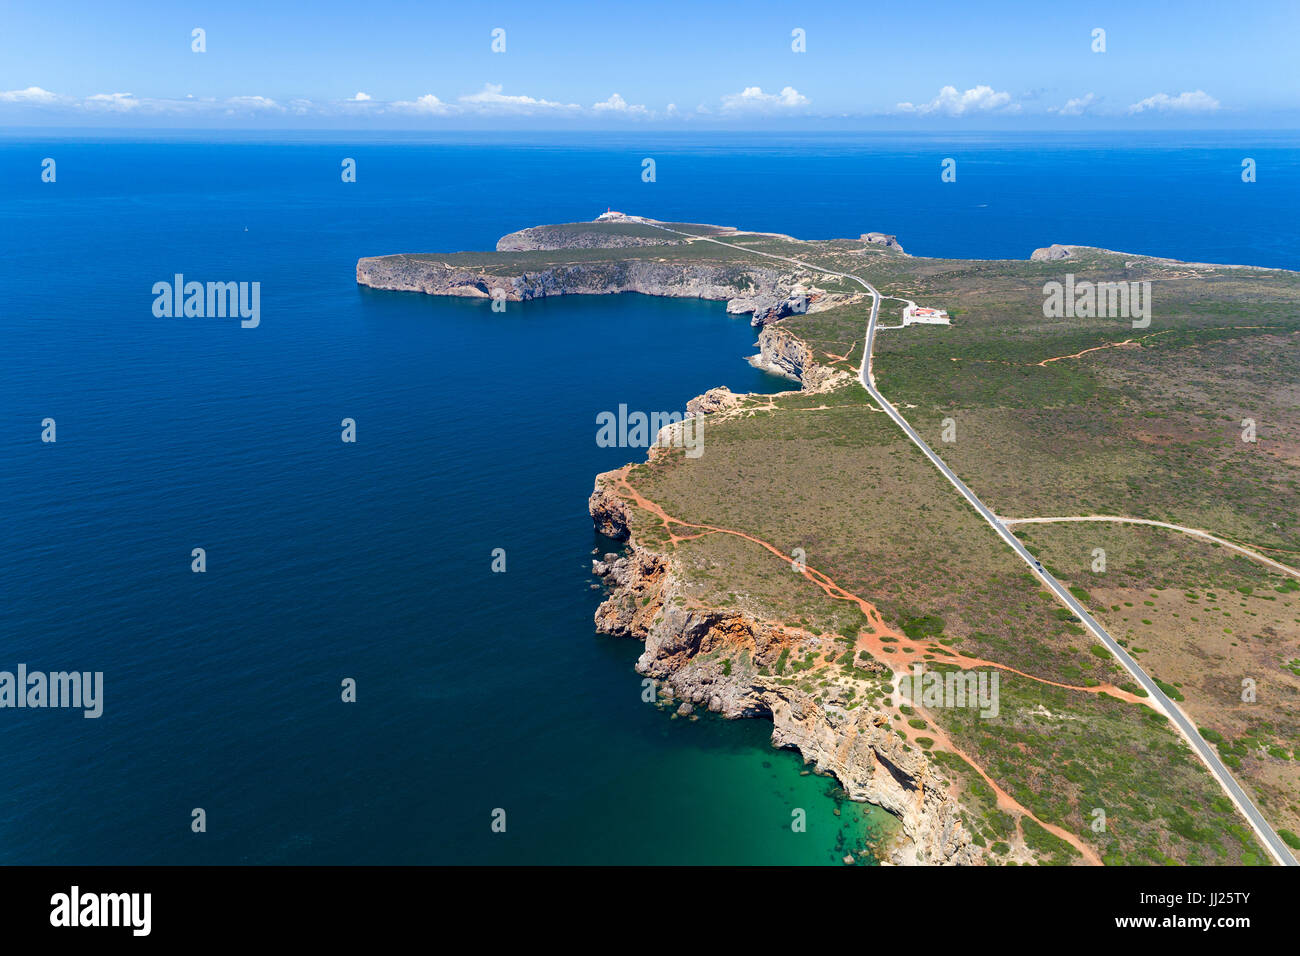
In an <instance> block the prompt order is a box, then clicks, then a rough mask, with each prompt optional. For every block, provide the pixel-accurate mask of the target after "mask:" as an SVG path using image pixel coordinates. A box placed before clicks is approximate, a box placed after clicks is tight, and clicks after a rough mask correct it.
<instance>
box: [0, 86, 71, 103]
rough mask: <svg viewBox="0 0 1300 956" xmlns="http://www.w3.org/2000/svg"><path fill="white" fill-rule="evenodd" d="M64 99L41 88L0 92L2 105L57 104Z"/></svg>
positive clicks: (34, 87)
mask: <svg viewBox="0 0 1300 956" xmlns="http://www.w3.org/2000/svg"><path fill="white" fill-rule="evenodd" d="M61 99H63V97H61V96H59V94H57V93H51V92H50V91H49V90H43V89H41V88H40V87H39V86H29V87H27V89H25V90H8V91H3V92H0V103H33V104H41V103H57V102H58V101H59V100H61Z"/></svg>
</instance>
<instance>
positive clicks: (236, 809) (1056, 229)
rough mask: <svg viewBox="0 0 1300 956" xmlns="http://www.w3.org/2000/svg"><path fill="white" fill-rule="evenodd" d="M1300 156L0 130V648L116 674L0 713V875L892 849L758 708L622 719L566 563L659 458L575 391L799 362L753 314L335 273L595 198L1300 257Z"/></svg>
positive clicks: (745, 386)
mask: <svg viewBox="0 0 1300 956" xmlns="http://www.w3.org/2000/svg"><path fill="white" fill-rule="evenodd" d="M647 157H650V158H654V159H655V161H656V181H655V182H653V183H646V182H643V181H642V179H641V170H642V160H643V159H644V158H647ZM949 157H951V158H955V159H956V160H957V181H956V182H955V183H944V182H942V181H941V178H940V164H941V162H942V160H943V159H944V158H949ZM46 158H50V159H53V160H54V161H55V164H56V169H57V175H56V180H55V182H52V183H50V182H43V181H42V178H41V172H42V161H43V160H44V159H46ZM345 158H352V159H354V160H355V161H356V169H357V181H356V182H355V183H344V182H343V181H342V179H341V176H340V168H341V164H342V161H343V160H344V159H345ZM1244 158H1252V159H1254V160H1255V162H1256V167H1257V171H1258V172H1257V181H1256V182H1254V183H1244V182H1242V179H1241V169H1242V160H1243V159H1244ZM1298 173H1300V141H1297V139H1296V138H1295V137H1281V136H1277V135H1274V134H1267V133H1239V132H1234V133H1215V134H1208V133H1207V134H1196V133H1193V134H1187V133H1179V134H1173V133H1170V134H1148V135H1145V136H1141V137H1139V136H1130V135H1125V134H1118V133H1115V134H1095V135H1090V136H1078V135H1071V136H1069V137H1066V136H1060V135H1050V134H1049V135H1043V136H1036V137H1027V136H1021V135H1013V134H991V133H990V134H980V133H968V134H963V135H961V136H956V137H953V136H945V137H937V136H936V137H933V138H929V137H924V136H908V137H902V136H895V135H878V136H872V135H848V134H845V135H836V134H821V135H816V136H802V137H797V138H795V137H784V136H775V135H774V136H766V137H765V136H753V135H749V136H737V135H731V134H716V135H708V134H698V135H694V136H691V137H685V136H678V137H669V136H664V135H662V134H656V135H654V136H651V137H648V138H642V137H634V136H631V135H620V136H617V137H601V138H589V139H587V138H583V137H582V136H578V135H574V134H568V135H558V134H557V135H553V136H544V135H535V136H525V135H523V134H514V135H512V136H510V137H506V136H488V135H478V134H476V135H474V136H473V137H471V136H470V135H469V134H465V135H462V136H453V135H447V136H445V137H441V138H429V137H417V136H398V135H393V136H392V137H389V138H384V137H376V136H374V135H368V136H367V137H366V138H365V139H364V140H361V141H356V142H350V141H347V140H346V139H345V138H344V137H343V136H341V135H340V134H337V133H334V134H328V135H325V134H322V135H320V136H310V135H297V134H286V135H285V137H284V138H282V139H276V138H274V137H270V136H266V135H254V134H248V135H238V134H220V135H219V136H214V135H210V134H209V135H204V136H200V135H198V134H194V135H177V134H168V135H162V134H159V135H157V136H150V135H147V134H138V133H137V134H131V135H130V136H123V135H114V136H108V135H105V134H91V133H59V134H53V133H48V134H47V133H41V132H32V131H23V130H8V131H5V132H4V133H3V135H0V287H2V288H3V291H4V307H3V311H2V312H0V328H2V329H3V342H4V348H3V357H4V358H3V368H4V373H3V375H0V528H2V529H3V530H2V533H0V671H13V670H15V669H16V668H17V667H18V665H20V664H23V665H26V667H27V668H28V670H32V671H37V670H39V671H61V670H77V671H91V672H96V671H98V672H102V673H103V675H104V678H103V680H104V685H103V687H104V691H103V701H102V705H103V713H102V716H100V717H99V718H97V719H86V718H84V717H83V716H82V714H81V712H80V711H76V710H59V709H22V710H19V709H11V708H5V709H0V767H3V768H4V777H3V779H4V783H3V786H2V787H0V863H4V864H28V863H53V864H110V863H131V864H161V863H218V864H234V863H271V864H276V863H325V864H345V863H412V864H414V863H524V864H534V863H646V864H672V863H722V864H750V863H757V864H764V863H767V864H839V863H840V861H841V859H842V858H843V856H844V855H845V854H846V853H848V852H856V851H859V850H862V849H867V850H873V849H874V848H877V847H878V846H879V841H881V840H882V839H886V838H887V837H888V834H889V832H890V830H891V826H890V821H889V820H888V819H886V818H885V817H884V816H883V814H881V813H880V812H879V811H875V810H873V809H872V808H869V807H863V806H862V805H859V804H852V803H850V802H848V801H847V800H846V799H845V796H844V794H843V793H842V792H841V791H839V789H838V788H837V787H836V786H835V783H834V781H833V780H831V779H828V778H825V777H820V776H817V775H815V774H802V773H801V771H803V770H804V769H805V768H804V767H803V765H802V763H801V761H800V759H799V757H798V756H797V755H796V754H793V753H790V752H784V751H777V750H774V749H772V748H771V746H770V744H769V742H768V738H769V734H770V725H769V724H767V723H766V722H764V721H760V720H753V721H735V722H726V721H721V720H718V719H715V718H712V717H708V716H705V717H703V718H702V719H699V720H687V719H674V718H672V717H671V716H670V713H669V712H661V711H659V710H657V709H655V708H654V707H652V706H649V705H647V704H645V703H644V702H643V701H642V699H641V684H640V678H639V677H638V675H637V674H636V673H635V672H634V670H633V664H634V662H635V660H636V657H637V656H638V654H639V652H640V646H639V645H638V644H637V643H635V642H632V641H626V640H618V639H614V638H608V637H602V636H600V635H597V634H596V633H595V632H594V629H593V626H592V614H593V612H594V610H595V607H596V605H597V604H598V603H599V600H600V594H599V592H598V591H596V590H593V588H592V584H593V579H592V577H591V574H590V561H591V557H592V554H593V550H595V551H598V552H604V551H607V550H610V548H611V547H612V546H613V545H612V543H611V542H609V541H607V540H605V539H602V538H600V537H599V536H598V535H596V534H594V532H593V531H592V528H591V522H590V520H589V518H588V516H587V511H586V503H587V496H588V494H589V493H590V491H591V487H592V479H593V478H594V476H595V475H596V474H597V473H598V472H600V471H603V470H607V469H610V468H615V467H618V466H619V465H622V464H623V463H625V462H626V461H628V460H632V459H639V458H640V457H641V455H642V452H641V451H639V450H636V449H608V448H600V447H597V445H596V443H595V440H594V438H595V431H596V424H595V421H596V415H597V413H598V412H600V411H603V410H610V409H616V408H617V407H618V406H619V405H620V404H627V405H628V406H629V407H630V408H636V409H647V410H651V409H654V410H659V409H662V410H671V409H680V408H682V407H683V405H684V404H685V402H686V400H687V399H689V398H690V397H692V396H694V395H697V394H699V393H701V392H703V391H704V390H705V389H707V388H709V387H712V386H716V385H727V386H729V387H731V388H732V389H734V390H745V391H777V390H781V389H783V388H786V387H788V383H787V382H785V381H782V380H779V379H774V378H772V377H770V376H767V375H764V374H763V373H761V372H758V371H756V370H754V369H753V368H751V367H750V366H749V365H747V364H746V363H745V362H744V361H743V359H744V357H745V356H747V355H749V354H752V352H753V351H754V347H753V342H754V331H753V330H752V329H751V328H750V327H749V324H748V322H747V321H746V320H745V319H744V318H737V317H732V316H728V315H726V314H725V312H724V310H723V306H722V304H721V303H715V302H702V301H684V300H660V299H654V298H647V297H641V296H633V295H624V296H616V297H607V298H587V297H570V298H563V299H551V300H545V301H539V302H533V303H527V304H524V305H514V304H512V305H511V306H510V307H509V308H508V309H507V311H506V312H504V313H494V312H492V311H491V309H490V307H489V305H488V303H487V302H483V301H470V300H458V299H451V300H448V299H437V298H431V297H426V296H421V295H416V294H409V293H384V292H375V291H372V290H368V289H363V288H359V287H358V286H357V285H356V282H355V265H356V260H357V259H358V257H360V256H368V255H379V254H383V253H393V252H437V251H457V250H474V249H491V248H493V247H494V246H495V243H496V240H497V239H498V238H499V237H500V236H501V235H503V234H505V233H507V232H511V231H513V230H516V229H519V228H522V227H525V226H529V225H534V224H538V223H547V222H567V221H574V220H583V219H590V218H593V217H594V216H596V215H597V214H599V213H601V212H603V211H605V209H606V208H608V207H613V208H615V209H620V210H623V211H625V212H631V213H637V214H643V215H647V216H652V217H655V218H659V219H665V220H688V221H702V222H713V223H721V224H726V225H738V226H744V227H747V228H754V229H759V230H765V231H773V232H784V233H789V234H792V235H795V236H799V237H804V238H829V237H836V236H854V237H856V236H857V235H859V234H860V233H862V232H866V231H870V230H877V231H882V232H889V233H895V234H897V235H898V237H899V240H900V242H901V243H902V244H903V246H904V247H905V248H906V249H907V251H908V252H911V253H913V254H916V255H933V256H951V257H982V258H1025V257H1027V256H1028V255H1029V253H1030V252H1031V251H1032V250H1033V249H1034V248H1036V247H1038V246H1044V245H1048V244H1050V243H1053V242H1062V243H1077V244H1087V245H1096V246H1104V247H1109V248H1115V249H1122V250H1125V251H1131V252H1141V253H1151V254H1158V255H1165V256H1172V257H1176V258H1180V259H1189V260H1195V261H1209V262H1227V263H1249V264H1256V265H1267V266H1278V267H1284V268H1291V269H1296V268H1300V232H1297V230H1295V229H1293V228H1289V224H1291V223H1294V222H1295V221H1296V220H1297V218H1300V215H1298V214H1300V191H1298V190H1297V189H1296V187H1295V183H1296V182H1298V181H1300V177H1298V175H1297V174H1298ZM177 274H182V275H184V276H185V277H186V279H193V280H198V281H236V282H238V281H248V282H252V281H256V282H259V283H260V284H261V285H260V288H261V301H260V324H259V325H258V326H257V327H256V328H242V327H241V325H240V322H239V320H238V319H237V318H235V319H232V318H225V319H221V318H184V317H180V318H177V317H159V316H156V315H155V314H154V310H153V302H154V295H153V293H152V292H151V290H152V287H153V286H154V284H155V283H157V282H160V281H164V282H170V281H171V280H172V279H173V277H174V276H175V275H177ZM345 418H350V419H353V420H354V421H355V423H356V437H357V440H356V442H355V443H345V442H343V441H341V440H340V433H341V422H342V420H343V419H345ZM47 419H52V420H53V421H54V423H55V427H56V430H57V431H56V434H57V441H55V442H45V441H42V440H41V438H42V433H43V431H44V430H45V429H46V427H47V426H45V425H44V424H43V423H44V422H46V420H47ZM195 548H202V549H204V551H205V553H206V571H205V572H204V573H202V574H197V573H193V572H192V571H191V562H192V561H193V558H192V552H193V550H194V549H195ZM498 548H500V549H504V551H505V555H506V562H507V570H506V572H505V573H493V572H492V570H491V564H492V559H493V551H494V549H498ZM347 679H351V680H353V681H355V686H356V701H355V702H354V703H344V702H343V701H342V699H341V686H342V682H343V681H344V680H347ZM196 808H201V809H202V810H203V812H204V819H205V822H206V829H205V832H201V833H196V832H194V831H193V829H192V826H191V824H192V820H193V811H194V810H195V809H196ZM793 808H803V809H805V810H806V811H807V818H808V829H807V832H806V833H795V832H792V830H791V827H790V822H791V811H792V809H793ZM497 811H504V813H505V819H506V821H507V826H506V829H505V832H503V833H501V832H494V830H493V827H492V822H493V819H494V814H495V813H496V812H497Z"/></svg>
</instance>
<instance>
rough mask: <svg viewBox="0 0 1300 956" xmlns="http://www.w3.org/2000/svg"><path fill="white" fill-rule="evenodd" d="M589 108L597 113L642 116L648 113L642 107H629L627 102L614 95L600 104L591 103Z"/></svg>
mask: <svg viewBox="0 0 1300 956" xmlns="http://www.w3.org/2000/svg"><path fill="white" fill-rule="evenodd" d="M591 108H592V109H593V110H594V111H595V112H597V113H636V114H644V113H646V112H648V111H647V110H646V108H645V107H644V106H634V105H629V104H628V102H627V100H625V99H623V97H621V96H619V95H618V94H617V93H614V94H612V95H611V96H610V98H609V99H607V100H604V101H602V102H600V103H593V104H592V106H591Z"/></svg>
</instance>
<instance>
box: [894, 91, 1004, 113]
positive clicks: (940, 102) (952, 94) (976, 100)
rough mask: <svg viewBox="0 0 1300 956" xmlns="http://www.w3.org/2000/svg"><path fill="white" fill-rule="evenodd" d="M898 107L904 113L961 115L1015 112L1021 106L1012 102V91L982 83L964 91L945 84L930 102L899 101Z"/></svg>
mask: <svg viewBox="0 0 1300 956" xmlns="http://www.w3.org/2000/svg"><path fill="white" fill-rule="evenodd" d="M898 109H899V110H900V111H901V112H904V113H922V114H924V113H944V114H946V115H948V116H961V115H963V114H965V113H987V112H991V111H993V110H1005V111H1006V112H1008V113H1015V112H1018V111H1019V110H1020V106H1019V105H1018V104H1015V103H1012V102H1011V94H1010V93H1007V92H1001V93H999V92H996V91H995V90H994V89H993V87H991V86H984V85H980V86H975V87H972V88H971V89H969V90H967V91H966V92H964V93H959V92H957V87H955V86H945V87H943V88H942V89H941V90H939V95H938V96H936V97H935V98H934V99H932V100H931V101H930V102H928V103H921V104H920V105H914V104H912V103H899V104H898Z"/></svg>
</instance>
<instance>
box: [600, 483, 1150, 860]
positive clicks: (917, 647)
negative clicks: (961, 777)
mask: <svg viewBox="0 0 1300 956" xmlns="http://www.w3.org/2000/svg"><path fill="white" fill-rule="evenodd" d="M631 467H632V466H631V465H625V466H624V467H623V468H621V469H619V471H617V472H616V473H615V474H616V475H617V477H616V478H615V479H614V483H613V484H614V487H615V489H616V490H617V491H618V492H619V494H621V495H623V496H625V497H627V498H628V499H629V500H631V501H632V503H633V504H635V505H636V506H637V507H638V508H640V509H641V510H642V511H645V512H647V513H648V514H652V515H654V516H655V517H656V518H658V519H659V520H660V521H661V522H662V523H663V526H664V531H665V533H667V535H668V540H669V543H670V544H672V545H673V546H674V547H675V546H676V545H677V543H678V542H680V541H690V540H693V539H695V538H700V537H703V536H704V535H707V534H729V535H734V536H735V537H738V538H743V539H745V540H746V541H750V542H752V543H754V544H757V545H758V546H759V547H761V548H763V549H764V550H766V551H769V552H771V553H772V554H774V555H776V556H777V557H778V558H780V559H781V560H782V561H783V562H785V563H787V564H789V563H790V560H791V559H790V558H789V557H787V556H786V555H785V554H784V553H782V552H781V550H780V549H779V548H777V547H776V546H775V545H773V544H770V543H768V542H767V541H764V540H763V539H761V538H757V537H755V536H754V535H751V534H746V533H745V532H743V531H736V530H734V529H731V528H720V527H717V526H714V525H707V524H696V523H694V522H690V521H683V520H682V519H681V518H675V517H673V516H672V515H670V514H668V513H667V512H666V511H665V510H664V509H663V508H662V507H661V506H660V505H659V504H657V503H656V502H653V501H651V500H650V499H649V498H647V497H645V495H643V494H641V493H640V492H639V491H637V489H636V488H635V487H633V486H632V484H631V483H630V482H629V481H628V480H627V472H628V470H629V469H630V468H631ZM673 525H679V526H681V527H683V528H695V529H697V533H695V534H686V535H679V534H677V533H675V532H674V531H673V530H672V527H673ZM801 573H802V574H803V576H804V577H806V578H807V579H808V580H810V581H812V582H813V583H814V584H816V585H817V586H818V587H820V588H821V589H822V590H823V591H824V592H825V593H826V594H827V595H828V596H830V597H832V598H835V599H836V600H844V601H850V602H852V603H853V604H856V605H857V606H858V608H859V609H860V610H861V611H862V613H863V614H865V615H866V616H867V620H868V622H869V623H870V631H869V632H867V633H859V635H858V641H857V643H856V644H855V645H854V651H855V652H856V651H858V650H866V651H867V652H868V653H870V654H871V656H872V657H874V658H875V659H876V660H878V661H880V662H881V663H882V664H884V665H885V666H887V667H889V668H890V669H891V670H893V671H894V672H895V674H897V673H898V669H897V668H896V667H895V666H894V665H893V664H891V663H889V662H890V659H891V657H892V658H893V659H894V660H898V661H899V663H900V664H903V671H904V672H905V671H906V670H907V665H908V664H910V663H911V661H912V660H916V659H917V658H916V657H913V658H911V659H910V660H908V661H907V662H906V663H904V662H903V660H901V659H899V658H898V657H896V656H895V655H891V654H890V653H889V652H888V651H886V650H885V648H886V647H891V648H896V649H897V651H898V652H901V653H903V654H913V655H923V654H926V653H934V649H935V648H936V647H938V646H939V645H935V644H933V643H929V642H924V641H916V640H913V639H912V638H910V637H908V636H907V635H906V634H903V633H901V632H899V631H896V630H894V629H893V628H891V627H889V625H887V624H886V623H885V621H884V619H883V618H882V617H881V615H880V611H879V610H877V608H876V606H875V605H874V604H872V603H870V602H869V601H867V600H865V599H864V598H860V597H858V596H857V595H856V594H853V593H852V592H850V591H848V590H846V589H845V588H842V587H840V585H838V584H836V583H835V582H834V581H833V580H832V579H831V578H830V577H829V576H828V575H827V574H825V573H824V572H822V571H818V570H817V569H816V568H814V567H811V566H809V565H805V566H804V570H803V571H802V572H801ZM884 638H889V640H888V641H886V640H884ZM940 661H941V662H943V663H951V664H956V665H957V666H958V667H961V668H962V669H964V670H971V669H974V668H979V667H992V668H997V669H999V670H1004V671H1008V672H1009V673H1012V674H1017V675H1019V676H1021V677H1025V678H1027V679H1029V680H1034V681H1038V682H1039V683H1043V684H1050V685H1051V686H1053V687H1060V688H1063V689H1065V690H1073V691H1084V692H1086V693H1106V694H1110V695H1111V696H1112V697H1118V698H1119V699H1121V700H1124V701H1127V702H1129V703H1143V701H1142V700H1141V698H1139V697H1137V696H1136V695H1134V694H1130V693H1129V692H1128V691H1124V690H1120V689H1119V688H1118V687H1115V686H1114V685H1111V684H1102V685H1098V686H1097V687H1075V686H1073V685H1071V684H1062V683H1058V682H1057V681H1052V680H1047V679H1046V678H1042V677H1035V676H1034V675H1032V674H1026V673H1025V672H1024V671H1019V670H1016V669H1015V668H1013V667H1008V666H1006V665H1005V664H999V663H997V662H996V661H986V660H983V659H981V658H977V657H970V656H968V655H965V654H961V653H959V652H955V651H953V650H951V649H950V648H946V647H944V648H942V654H941V656H940ZM916 709H917V710H918V711H919V712H922V713H927V711H925V709H924V708H920V707H918V708H916ZM903 732H904V733H905V734H906V735H907V736H908V741H909V743H913V744H914V745H915V746H917V747H918V748H919V747H920V745H919V744H915V742H914V738H915V737H918V736H928V737H930V738H932V739H933V740H935V742H936V743H939V744H941V745H942V746H943V747H944V748H945V749H947V750H949V751H951V752H952V753H953V754H954V755H956V756H957V757H959V758H960V759H961V760H962V761H964V762H965V763H966V764H967V765H968V766H970V768H971V769H972V770H974V771H975V772H976V773H977V774H979V775H980V778H981V779H983V781H984V782H985V783H986V784H988V786H989V787H990V788H991V789H992V790H993V792H994V794H995V795H996V796H997V804H998V807H999V808H1000V809H1002V810H1005V811H1008V812H1011V813H1013V814H1015V815H1017V816H1023V817H1028V818H1029V819H1031V820H1033V821H1034V822H1035V823H1037V824H1038V825H1039V826H1040V827H1042V828H1043V829H1044V830H1046V831H1047V832H1049V833H1051V834H1054V835H1055V836H1057V837H1059V838H1060V839H1062V840H1064V841H1065V842H1066V843H1068V844H1070V846H1072V847H1074V848H1075V850H1077V851H1078V852H1079V854H1080V855H1081V856H1082V857H1083V858H1084V860H1086V861H1087V862H1088V863H1089V864H1090V865H1093V866H1101V859H1100V857H1098V856H1097V853H1096V851H1095V850H1093V849H1092V848H1091V847H1089V846H1088V845H1087V844H1086V843H1084V842H1083V841H1082V840H1081V839H1080V838H1079V837H1078V836H1076V835H1075V834H1073V833H1071V832H1070V831H1068V830H1066V829H1064V828H1062V827H1059V826H1056V825H1055V824H1051V823H1046V822H1044V821H1042V820H1040V819H1038V817H1037V816H1035V815H1034V814H1033V813H1032V812H1031V811H1030V810H1029V809H1028V808H1027V807H1025V806H1023V805H1022V804H1021V803H1020V802H1019V801H1017V800H1016V799H1015V798H1014V797H1013V796H1011V794H1009V793H1007V791H1006V790H1004V789H1003V788H1002V787H1000V786H999V785H998V784H997V782H996V781H994V780H993V778H992V777H990V776H989V775H988V773H986V772H985V770H984V768H983V767H981V766H980V765H979V764H977V763H976V762H975V761H974V760H973V759H971V757H970V756H968V755H967V754H966V753H965V752H964V751H963V750H961V749H960V748H959V747H957V746H956V745H955V744H953V742H952V740H951V738H949V737H948V735H947V734H945V733H944V732H943V731H942V730H940V729H939V728H938V726H937V725H936V724H935V723H934V720H933V717H931V721H930V726H929V727H927V728H926V732H925V733H924V734H922V733H920V732H918V731H916V730H915V728H912V727H907V728H906V729H905V730H904V731H903Z"/></svg>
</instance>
